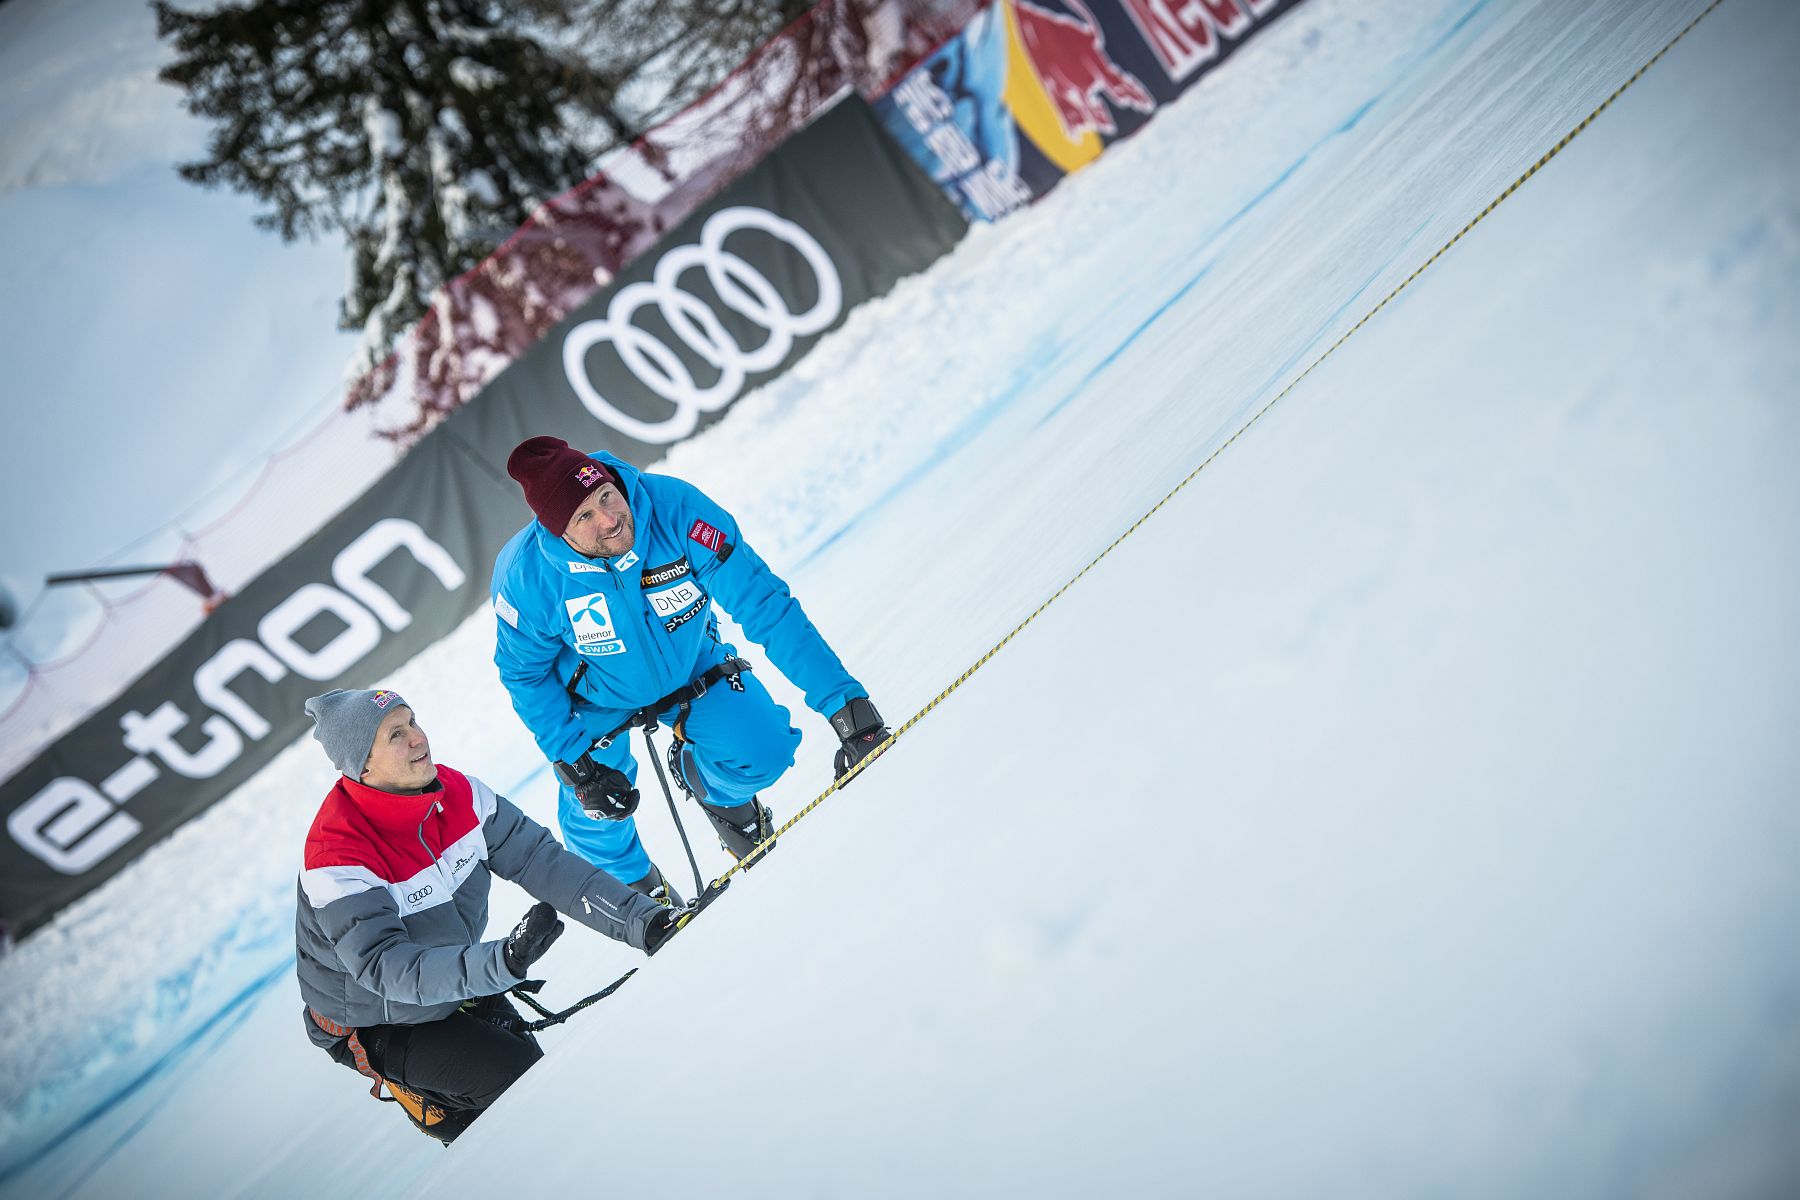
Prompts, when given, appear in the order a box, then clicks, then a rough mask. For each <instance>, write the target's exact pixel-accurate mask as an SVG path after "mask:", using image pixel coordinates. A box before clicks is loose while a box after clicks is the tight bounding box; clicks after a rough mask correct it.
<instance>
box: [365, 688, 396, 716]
mask: <svg viewBox="0 0 1800 1200" xmlns="http://www.w3.org/2000/svg"><path fill="white" fill-rule="evenodd" d="M399 698H400V693H399V692H385V691H384V692H376V693H375V694H374V695H373V696H370V697H369V699H370V701H371V702H373V703H374V705H375V707H376V708H379V709H381V710H383V711H384V712H385V711H386V710H387V706H388V705H390V704H392V703H393V702H394V701H396V700H398V699H399Z"/></svg>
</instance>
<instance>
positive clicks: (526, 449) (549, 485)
mask: <svg viewBox="0 0 1800 1200" xmlns="http://www.w3.org/2000/svg"><path fill="white" fill-rule="evenodd" d="M506 473H507V474H508V475H511V476H512V477H513V478H514V479H516V480H518V481H519V486H520V487H522V488H524V489H525V503H527V504H529V505H530V506H531V511H532V512H534V513H536V514H537V519H538V524H540V525H542V526H543V527H544V528H545V529H548V530H549V531H550V532H551V533H554V534H555V535H556V536H557V537H561V536H562V535H563V530H565V529H567V528H568V527H569V518H570V517H572V516H574V515H575V510H576V509H578V508H580V507H581V505H582V502H583V501H585V500H586V499H587V498H588V496H589V495H590V494H592V493H593V491H594V490H595V489H596V488H598V487H599V486H600V485H601V484H603V483H611V484H617V485H618V487H619V490H620V491H621V492H623V491H624V490H625V488H624V485H623V484H619V477H618V476H617V475H615V474H613V472H612V470H611V469H610V468H608V467H607V466H606V465H605V464H604V463H597V462H595V461H594V460H593V459H591V458H589V457H588V456H587V455H585V454H583V453H582V452H581V451H579V450H575V449H571V448H570V446H569V443H567V442H565V441H563V440H562V439H561V438H554V437H534V438H526V439H525V440H524V441H522V442H520V443H519V444H518V445H517V446H514V447H513V452H512V453H511V454H509V455H507V456H506Z"/></svg>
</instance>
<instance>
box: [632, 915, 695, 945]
mask: <svg viewBox="0 0 1800 1200" xmlns="http://www.w3.org/2000/svg"><path fill="white" fill-rule="evenodd" d="M693 916H694V911H693V909H690V908H664V909H659V910H658V911H657V914H656V915H655V916H653V917H651V918H650V927H649V928H648V929H646V930H644V953H645V954H655V953H656V952H657V951H658V950H661V949H662V948H663V943H664V942H666V941H668V940H669V939H670V938H672V937H674V936H675V934H676V933H677V932H678V931H679V930H680V929H681V928H682V926H684V925H686V924H687V923H688V922H689V921H690V920H692V919H693Z"/></svg>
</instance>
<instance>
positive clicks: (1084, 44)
mask: <svg viewBox="0 0 1800 1200" xmlns="http://www.w3.org/2000/svg"><path fill="white" fill-rule="evenodd" d="M1066 3H1067V4H1068V6H1069V7H1070V8H1072V9H1074V10H1076V11H1077V12H1079V13H1080V14H1081V15H1080V16H1079V17H1071V16H1064V15H1063V14H1062V13H1054V12H1051V11H1049V10H1048V9H1044V8H1039V7H1038V6H1037V5H1035V4H1033V3H1031V0H1017V2H1016V3H1015V4H1014V5H1013V11H1014V13H1016V14H1017V16H1018V19H1019V36H1020V38H1021V39H1022V40H1023V41H1024V43H1025V53H1026V55H1027V56H1028V57H1029V58H1030V59H1031V65H1032V66H1033V67H1034V68H1036V69H1037V75H1038V79H1039V80H1041V81H1042V82H1043V85H1044V90H1045V91H1046V92H1048V93H1049V94H1050V100H1051V102H1052V103H1053V104H1055V105H1056V115H1057V118H1058V119H1059V120H1060V121H1061V122H1062V127H1063V131H1064V132H1065V133H1067V134H1068V135H1069V136H1070V137H1080V136H1081V135H1082V134H1084V133H1088V132H1090V131H1097V132H1100V133H1106V134H1111V133H1117V132H1118V126H1117V125H1115V124H1114V123H1113V118H1112V110H1111V109H1110V108H1108V107H1107V104H1106V102H1107V101H1108V100H1111V101H1112V103H1113V104H1115V105H1118V106H1120V107H1124V108H1135V109H1137V110H1138V111H1139V112H1146V113H1147V112H1149V111H1150V110H1151V109H1153V108H1155V107H1156V102H1155V101H1154V100H1153V99H1152V98H1151V96H1150V93H1149V92H1148V91H1146V90H1145V89H1144V85H1143V84H1141V83H1139V82H1138V81H1137V79H1136V78H1135V77H1134V76H1133V75H1132V74H1131V73H1130V72H1129V71H1126V70H1125V69H1124V68H1122V67H1120V66H1119V64H1118V63H1116V62H1114V61H1113V60H1112V56H1111V55H1109V54H1107V52H1106V39H1105V36H1104V35H1103V34H1102V33H1101V32H1100V22H1099V21H1097V20H1095V19H1094V14H1093V12H1092V10H1090V9H1089V8H1088V6H1087V5H1086V4H1083V3H1082V2H1081V0H1066Z"/></svg>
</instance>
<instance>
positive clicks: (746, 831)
mask: <svg viewBox="0 0 1800 1200" xmlns="http://www.w3.org/2000/svg"><path fill="white" fill-rule="evenodd" d="M684 732H685V731H684V730H683V728H682V724H681V723H680V722H677V723H676V725H675V740H674V741H672V742H670V743H669V770H670V771H672V772H673V773H674V775H675V782H677V783H679V784H680V785H681V790H682V791H684V792H686V793H687V794H688V795H689V796H691V797H693V798H694V799H695V800H697V801H698V802H699V804H700V811H702V812H704V813H705V814H706V819H707V820H708V821H711V822H712V827H713V831H714V832H715V833H717V834H718V835H719V846H720V847H721V848H722V849H723V850H724V851H725V853H727V854H729V855H731V857H733V858H735V859H737V860H738V861H739V862H741V863H743V864H744V868H745V869H746V870H748V869H749V868H750V867H752V866H755V865H756V864H757V863H759V862H761V861H762V860H763V858H764V857H765V856H766V855H767V854H768V853H769V851H771V850H773V849H774V848H775V843H774V842H770V843H769V844H768V845H767V846H765V847H763V852H762V853H761V854H758V855H756V856H754V857H752V858H748V859H746V857H745V856H746V855H748V854H749V853H750V852H751V851H752V850H754V849H756V847H757V845H758V844H759V843H761V842H763V841H765V840H767V839H768V837H769V836H770V835H771V834H773V833H774V832H775V816H774V814H773V813H771V812H770V811H769V808H768V805H766V804H764V803H763V802H762V801H761V800H758V799H757V798H756V797H755V796H752V797H750V799H748V800H746V801H744V802H743V803H742V804H734V805H732V806H731V807H729V808H723V807H718V806H715V805H712V804H708V803H707V800H706V781H705V780H703V779H701V778H700V767H699V764H698V763H696V762H695V761H694V752H693V751H692V750H691V749H690V748H689V747H690V746H691V745H692V743H691V742H689V741H687V740H686V738H685V737H684V736H683V735H684Z"/></svg>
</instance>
